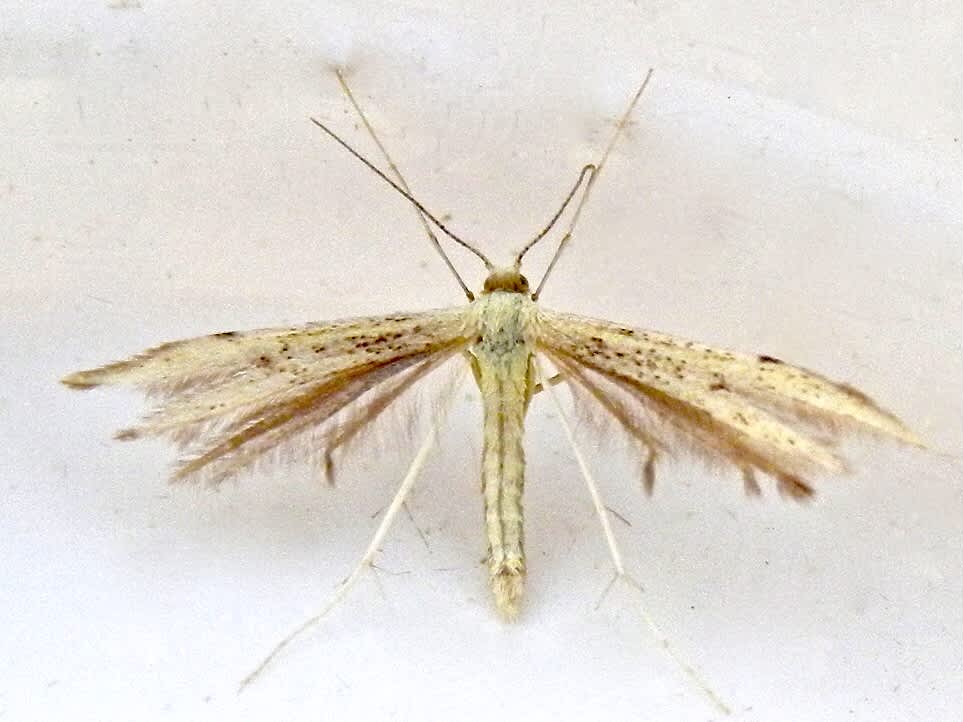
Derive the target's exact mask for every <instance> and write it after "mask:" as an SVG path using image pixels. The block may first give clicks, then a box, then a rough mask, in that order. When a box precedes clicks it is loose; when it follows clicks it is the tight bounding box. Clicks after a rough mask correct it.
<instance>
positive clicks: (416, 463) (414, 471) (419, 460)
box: [238, 419, 441, 694]
mask: <svg viewBox="0 0 963 722" xmlns="http://www.w3.org/2000/svg"><path fill="white" fill-rule="evenodd" d="M440 423H441V419H433V420H432V422H431V427H430V428H429V430H428V434H427V435H426V436H425V440H424V441H423V442H422V444H421V447H420V448H419V449H418V453H417V454H415V458H414V459H413V460H412V462H411V466H409V467H408V473H406V474H405V478H404V479H403V480H402V482H401V486H399V487H398V491H397V492H396V493H395V496H394V498H393V499H392V500H391V504H390V505H389V506H388V510H387V511H386V512H385V514H384V517H383V518H382V519H381V523H380V524H379V525H378V529H377V531H375V533H374V536H373V537H372V538H371V542H370V543H369V544H368V548H367V549H366V550H365V553H364V555H363V556H362V557H361V560H360V561H359V562H358V565H357V566H356V567H355V568H354V570H353V571H352V572H351V574H349V575H348V576H347V578H345V580H344V581H342V582H341V583H340V584H339V585H338V587H337V588H336V589H335V590H334V594H332V595H331V598H330V599H329V600H328V602H327V603H326V604H325V605H324V606H323V607H321V609H320V610H318V613H317V614H315V615H314V616H312V617H310V618H309V619H307V620H305V621H304V622H302V623H301V624H300V625H299V626H298V627H296V628H295V629H293V630H292V631H291V632H290V633H289V634H288V635H287V636H286V637H284V639H282V640H281V641H280V642H278V643H277V644H276V645H275V647H274V649H272V650H271V652H270V653H269V654H268V655H267V656H266V657H265V658H264V659H263V660H262V661H261V663H260V664H259V665H258V666H257V667H255V668H254V670H253V671H252V672H251V673H250V674H249V675H247V676H246V677H245V678H244V679H243V680H241V684H240V687H239V688H238V694H240V693H241V692H243V691H244V689H245V688H246V687H247V686H248V685H249V684H251V683H252V682H253V681H255V680H256V679H257V678H258V676H260V674H261V672H263V671H264V670H265V668H267V666H268V665H269V664H271V662H272V661H274V658H275V657H277V656H278V654H280V653H281V651H282V650H283V649H284V648H285V647H287V646H288V645H289V644H290V643H291V642H293V641H294V640H295V639H296V638H297V637H299V636H301V634H303V633H304V632H306V631H307V630H308V629H310V628H311V627H313V626H314V625H316V624H317V623H318V622H320V621H321V620H322V619H324V618H325V617H326V616H327V614H328V613H329V612H330V611H331V610H332V609H334V607H335V606H336V605H337V604H338V602H340V601H341V600H342V599H343V598H344V596H345V595H346V594H347V593H348V592H349V591H350V590H351V587H353V586H354V585H355V583H356V582H357V581H358V579H359V578H360V576H361V574H362V573H363V572H364V571H365V569H367V568H368V567H370V566H371V563H372V561H373V560H374V558H375V556H376V555H377V554H378V548H379V547H380V546H381V542H382V541H384V538H385V536H386V535H387V534H388V530H389V529H390V528H391V523H392V522H393V521H394V519H395V516H396V515H397V514H398V512H399V510H401V508H402V505H403V504H404V502H405V497H407V496H408V492H410V491H411V487H412V486H414V483H415V479H417V478H418V474H419V473H420V472H421V470H422V468H423V467H424V465H425V461H426V460H427V459H428V453H429V452H430V451H431V447H432V446H434V444H435V440H436V439H437V437H438V425H439V424H440Z"/></svg>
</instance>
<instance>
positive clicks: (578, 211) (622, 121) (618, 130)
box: [532, 68, 654, 301]
mask: <svg viewBox="0 0 963 722" xmlns="http://www.w3.org/2000/svg"><path fill="white" fill-rule="evenodd" d="M653 72H654V69H653V68H649V70H648V72H647V73H646V74H645V77H644V78H643V79H642V84H641V85H639V89H638V90H637V91H635V95H634V96H632V100H631V101H630V102H629V107H628V108H626V109H625V112H624V113H623V114H622V117H621V118H619V122H618V124H617V125H616V126H615V132H614V133H613V134H612V137H611V138H610V139H609V144H608V145H607V146H606V147H605V151H604V152H603V153H602V157H601V159H600V160H599V162H598V163H596V164H595V171H594V172H593V173H592V175H591V177H590V178H589V180H588V183H586V184H585V192H584V193H582V197H581V198H580V199H579V202H578V205H577V206H576V207H575V213H573V214H572V220H571V222H570V223H569V224H568V229H567V230H566V231H565V235H564V236H563V237H562V240H561V241H559V244H558V248H556V249H555V255H554V256H552V260H551V261H550V262H549V264H548V268H547V269H545V275H544V276H542V280H541V281H539V282H538V287H537V288H536V289H535V293H533V294H532V299H533V300H535V301H537V300H538V297H539V296H540V295H541V294H542V289H543V288H545V281H547V280H548V277H549V274H551V272H552V269H553V268H555V264H556V263H558V259H559V257H560V256H561V255H562V251H563V250H565V246H567V245H568V242H569V241H570V240H571V239H572V233H574V232H575V224H577V223H578V219H579V216H581V215H582V209H583V208H584V207H585V203H586V201H588V198H589V195H590V194H591V192H592V186H594V185H595V181H596V180H598V177H599V174H600V173H601V172H602V168H603V167H604V166H605V161H606V160H608V157H609V154H610V153H611V152H612V148H613V147H615V142H616V141H617V140H618V139H619V136H620V135H621V134H622V131H623V130H624V129H625V126H626V125H627V124H628V120H629V116H630V115H631V114H632V111H633V110H634V109H635V105H636V103H638V102H639V98H640V97H642V92H643V91H644V90H645V88H646V86H647V85H648V84H649V80H650V79H651V78H652V73H653ZM583 172H584V170H583ZM579 180H580V181H581V178H580V179H579ZM576 187H577V186H576ZM573 192H574V191H573ZM566 202H567V201H566Z"/></svg>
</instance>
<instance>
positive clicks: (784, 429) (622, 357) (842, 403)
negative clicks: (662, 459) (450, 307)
mask: <svg viewBox="0 0 963 722" xmlns="http://www.w3.org/2000/svg"><path fill="white" fill-rule="evenodd" d="M536 324H537V344H538V348H539V350H540V351H541V352H543V353H544V354H545V355H546V356H548V358H550V359H551V360H552V361H553V362H554V363H555V364H556V366H558V367H559V369H560V370H561V372H562V373H563V374H564V375H565V376H566V377H568V378H570V380H571V382H572V384H573V385H574V387H575V388H576V390H577V391H578V392H580V393H583V394H585V395H586V396H589V397H592V398H594V399H595V400H596V401H599V402H600V403H601V404H602V405H603V407H606V410H607V411H609V412H610V413H611V414H612V415H613V416H614V417H615V418H616V420H617V421H618V422H619V423H620V424H621V425H622V426H623V427H624V428H625V429H626V430H627V431H629V432H630V433H631V434H632V435H633V436H635V437H636V438H639V437H640V436H643V435H644V436H643V438H652V437H654V438H655V439H658V440H660V441H662V443H663V445H664V446H669V447H670V448H671V442H670V441H669V440H667V439H666V437H665V433H666V431H669V432H670V433H673V434H674V435H675V436H676V440H678V437H679V435H681V436H682V437H683V439H684V440H688V441H689V442H690V445H691V446H692V447H694V448H695V449H697V450H699V451H703V452H705V453H707V454H708V455H709V456H710V457H713V458H721V459H724V460H727V461H729V462H731V463H733V464H735V465H736V466H737V467H739V468H740V469H742V470H743V471H744V472H745V473H746V474H747V485H749V486H750V488H751V486H752V484H753V482H752V481H751V480H752V472H753V470H759V471H763V472H765V473H768V474H771V475H773V476H775V477H776V478H777V479H779V480H780V482H781V488H782V489H783V491H786V492H788V493H790V494H792V495H794V496H806V495H808V494H809V493H811V491H810V490H809V487H808V485H807V484H806V482H805V481H804V480H803V478H802V476H803V475H805V474H806V473H809V472H811V471H816V470H825V471H831V472H838V471H840V470H842V469H843V463H842V460H841V459H840V458H839V457H838V456H837V454H836V453H835V451H834V449H833V446H834V443H835V440H836V438H837V437H838V435H839V433H840V431H842V430H844V429H852V430H862V431H868V432H875V433H877V434H883V435H887V436H890V437H893V438H896V439H898V440H900V441H903V442H906V443H910V444H916V445H919V444H920V440H919V438H918V437H917V436H916V435H915V434H913V433H912V432H911V431H910V430H909V429H907V428H906V427H905V426H904V425H903V424H902V423H901V422H900V421H899V420H898V419H897V418H896V417H895V416H893V415H892V414H890V413H888V412H886V411H884V410H882V409H881V408H880V407H879V406H877V405H876V404H875V403H874V402H873V401H871V400H870V399H869V398H868V397H867V396H866V395H865V394H862V393H861V392H859V391H856V390H855V389H853V388H851V387H849V386H846V385H845V384H838V383H834V382H832V381H830V380H828V379H826V378H824V377H822V376H820V375H818V374H815V373H812V372H811V371H807V370H805V369H802V368H799V367H796V366H791V365H790V364H787V363H784V362H782V361H780V360H778V359H775V358H773V357H770V356H765V355H760V356H751V355H747V354H740V353H736V352H733V351H728V350H723V349H716V348H712V347H709V346H706V345H703V344H698V343H695V342H693V341H689V340H687V339H683V338H678V337H674V336H669V335H667V334H663V333H657V332H653V331H647V330H642V329H632V328H626V327H624V326H619V325H617V324H613V323H610V322H607V321H599V320H594V319H588V318H583V317H580V316H574V315H571V314H562V313H556V312H553V311H548V310H545V309H540V311H539V315H538V318H537V322H536ZM632 401H634V402H635V403H634V407H633V404H632V403H631V402H632ZM633 408H634V409H635V410H636V411H635V412H633ZM650 448H651V447H650Z"/></svg>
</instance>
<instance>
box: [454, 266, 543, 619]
mask: <svg viewBox="0 0 963 722" xmlns="http://www.w3.org/2000/svg"><path fill="white" fill-rule="evenodd" d="M470 314H471V317H472V320H473V322H474V323H473V325H474V326H475V327H476V328H477V329H478V335H477V336H476V338H475V340H474V342H473V343H472V344H471V345H470V346H469V348H468V350H467V353H468V358H469V359H470V363H471V367H472V371H473V372H474V375H475V381H476V382H477V383H478V389H479V391H480V393H481V397H482V410H483V414H484V422H483V426H482V437H483V446H482V471H481V477H482V478H481V481H482V495H483V496H484V500H485V531H486V535H487V537H488V573H489V580H490V583H491V587H492V592H493V593H494V595H495V604H496V606H497V607H498V610H499V611H500V612H501V614H502V615H503V616H504V617H505V618H507V619H515V618H516V617H517V616H518V611H519V602H520V601H521V597H522V592H523V588H524V581H525V551H524V530H523V510H522V492H523V490H524V487H525V452H524V449H523V447H522V437H523V433H524V423H525V412H526V411H527V409H528V402H529V400H530V399H531V397H532V389H533V388H534V385H535V382H534V365H533V359H534V354H535V333H534V319H535V302H534V301H532V299H531V296H530V295H529V293H528V282H527V281H526V280H525V277H524V276H522V275H521V274H520V273H518V271H517V270H513V269H506V270H500V271H494V272H493V273H492V274H491V275H489V277H488V279H487V280H486V281H485V290H484V291H483V293H482V295H481V296H479V297H478V298H477V299H476V300H475V301H473V302H472V304H471V307H470Z"/></svg>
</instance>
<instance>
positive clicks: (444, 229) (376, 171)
mask: <svg viewBox="0 0 963 722" xmlns="http://www.w3.org/2000/svg"><path fill="white" fill-rule="evenodd" d="M309 120H310V121H311V122H312V123H314V124H315V125H316V126H318V127H319V128H320V129H321V130H323V131H324V132H325V133H327V134H328V135H329V136H331V137H332V138H333V139H334V140H335V141H336V142H337V143H338V145H340V146H341V147H342V148H344V149H345V150H346V151H348V152H349V153H350V154H351V155H353V156H354V157H355V158H357V159H358V160H360V161H361V162H362V163H364V164H365V166H367V167H368V170H370V171H371V172H373V173H374V174H375V175H377V176H378V177H379V178H381V180H383V181H384V182H385V183H387V184H388V185H390V186H391V187H392V188H394V189H395V190H396V191H398V193H400V194H401V195H403V196H404V197H405V198H407V199H408V201H409V202H410V203H411V204H412V205H413V206H414V207H415V208H417V209H418V210H419V211H420V212H421V213H422V214H424V216H425V217H426V218H427V219H428V220H430V221H431V222H432V223H434V224H435V226H437V227H438V230H440V231H441V232H442V233H444V234H445V235H446V236H448V237H449V238H450V239H451V240H453V241H454V242H455V243H457V244H458V245H460V246H462V247H464V248H467V249H468V250H469V251H471V252H472V253H474V254H475V255H476V256H478V258H480V259H481V262H482V263H484V264H485V269H486V270H487V271H489V272H490V271H493V270H494V269H495V266H494V265H492V262H491V261H489V260H488V258H487V257H486V256H485V254H484V253H482V252H481V251H479V250H478V249H477V248H475V247H474V246H473V245H471V244H470V243H468V242H467V241H464V240H462V239H461V238H459V237H458V236H456V235H455V234H454V233H452V232H451V231H450V230H448V228H447V227H446V226H445V224H444V223H442V222H441V221H439V220H438V219H437V218H435V216H434V215H432V213H431V211H429V210H428V209H427V208H425V207H424V206H423V205H422V204H421V203H419V202H418V200H417V199H416V198H415V197H414V196H412V195H411V193H409V192H408V191H406V190H405V189H404V188H402V187H401V186H400V185H398V184H397V183H395V182H394V181H393V180H391V178H389V177H388V176H387V175H385V172H384V171H382V170H381V169H380V168H378V167H377V166H376V165H375V164H374V163H372V162H371V161H370V160H368V159H367V158H365V157H364V156H363V155H361V153H359V152H358V151H356V150H355V149H354V148H352V147H351V146H350V145H349V144H348V142H347V141H346V140H344V139H342V138H341V137H340V136H339V135H338V134H337V133H335V132H334V131H333V130H331V129H330V128H329V127H328V126H326V125H325V124H324V123H322V122H321V121H320V120H318V119H317V118H309Z"/></svg>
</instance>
